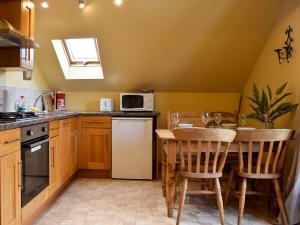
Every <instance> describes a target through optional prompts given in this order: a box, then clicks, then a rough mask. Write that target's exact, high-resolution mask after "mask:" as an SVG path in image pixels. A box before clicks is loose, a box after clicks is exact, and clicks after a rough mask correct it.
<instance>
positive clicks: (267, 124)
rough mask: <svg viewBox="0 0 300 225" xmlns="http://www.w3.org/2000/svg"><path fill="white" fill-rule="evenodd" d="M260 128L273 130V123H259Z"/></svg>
mask: <svg viewBox="0 0 300 225" xmlns="http://www.w3.org/2000/svg"><path fill="white" fill-rule="evenodd" d="M261 128H262V129H273V128H274V124H273V123H261Z"/></svg>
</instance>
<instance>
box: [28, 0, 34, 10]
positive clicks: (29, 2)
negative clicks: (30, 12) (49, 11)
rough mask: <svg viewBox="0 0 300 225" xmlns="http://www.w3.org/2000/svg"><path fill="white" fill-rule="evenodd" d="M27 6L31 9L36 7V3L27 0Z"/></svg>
mask: <svg viewBox="0 0 300 225" xmlns="http://www.w3.org/2000/svg"><path fill="white" fill-rule="evenodd" d="M26 7H28V8H29V9H33V8H34V3H33V2H32V1H27V2H26Z"/></svg>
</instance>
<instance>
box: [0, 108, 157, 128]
mask: <svg viewBox="0 0 300 225" xmlns="http://www.w3.org/2000/svg"><path fill="white" fill-rule="evenodd" d="M158 115H159V113H158V112H58V113H50V114H46V115H44V116H42V117H38V118H32V119H28V120H23V121H17V122H9V123H2V124H1V123H0V131H3V130H10V129H16V128H21V127H26V126H31V125H35V124H39V123H47V122H50V121H53V120H62V119H67V118H72V117H76V116H111V117H156V116H158Z"/></svg>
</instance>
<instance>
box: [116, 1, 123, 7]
mask: <svg viewBox="0 0 300 225" xmlns="http://www.w3.org/2000/svg"><path fill="white" fill-rule="evenodd" d="M122 4H123V0H115V5H117V6H120V5H122Z"/></svg>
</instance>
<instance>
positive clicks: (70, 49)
mask: <svg viewBox="0 0 300 225" xmlns="http://www.w3.org/2000/svg"><path fill="white" fill-rule="evenodd" d="M52 44H53V47H54V50H55V52H56V55H57V58H58V61H59V63H60V66H61V68H62V71H63V73H64V76H65V78H66V79H103V78H104V77H103V70H102V66H101V63H100V54H99V48H98V43H97V39H96V38H71V39H63V40H52Z"/></svg>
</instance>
